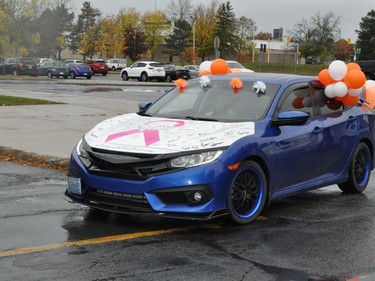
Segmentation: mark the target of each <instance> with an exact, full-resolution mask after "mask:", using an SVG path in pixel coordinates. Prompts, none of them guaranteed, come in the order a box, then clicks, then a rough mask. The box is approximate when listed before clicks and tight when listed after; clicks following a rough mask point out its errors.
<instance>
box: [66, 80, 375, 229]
mask: <svg viewBox="0 0 375 281" xmlns="http://www.w3.org/2000/svg"><path fill="white" fill-rule="evenodd" d="M238 80H240V81H238ZM239 82H241V83H239ZM236 84H237V85H239V87H235V85H236ZM297 98H298V103H297V102H296V99H297ZM301 99H302V100H301ZM305 99H306V100H305ZM304 101H305V102H304ZM362 103H363V104H362ZM333 105H334V106H333ZM139 107H140V111H139V112H138V113H131V114H125V115H120V116H116V117H113V118H111V119H108V120H105V121H103V122H102V123H99V124H98V125H96V126H95V127H94V128H93V129H92V130H90V131H89V132H88V133H86V134H85V135H84V136H83V138H82V139H81V140H80V141H79V143H78V144H77V146H76V147H75V148H74V149H73V151H72V154H71V158H70V163H69V172H68V173H69V177H68V188H67V190H66V195H67V196H68V197H69V198H70V199H71V200H72V201H73V202H78V203H81V204H83V205H87V206H90V207H92V208H97V209H101V210H107V211H113V212H120V213H128V214H131V213H134V212H136V213H144V214H158V215H160V216H166V217H172V218H183V219H196V220H207V219H212V218H216V217H220V216H229V217H230V218H231V219H232V220H233V221H234V222H236V223H239V224H245V223H250V222H252V221H254V220H255V219H256V218H257V217H258V216H259V215H260V214H261V212H262V210H263V209H264V207H265V206H266V205H268V203H269V202H272V201H273V200H276V199H278V198H283V197H287V196H292V195H295V194H296V193H300V192H305V191H309V190H312V189H316V188H319V187H323V186H327V185H333V184H337V185H338V187H339V188H340V189H341V190H342V191H343V192H346V193H360V192H363V191H364V190H365V189H366V187H367V184H368V182H369V179H370V174H371V170H373V168H374V148H375V140H374V136H375V131H374V130H375V129H374V128H375V120H374V113H373V111H372V110H370V109H369V108H367V107H366V103H365V102H362V101H361V100H360V101H359V103H358V104H357V105H354V106H350V107H348V106H344V105H343V104H342V102H341V101H339V100H335V99H331V98H328V97H327V96H326V95H325V93H324V87H323V86H322V85H321V84H320V83H319V82H318V81H317V80H316V77H308V76H297V75H286V74H269V73H267V74H262V73H246V74H244V73H230V74H227V75H212V76H203V77H201V78H199V79H192V80H188V81H187V86H186V87H185V86H184V88H180V87H176V88H174V89H172V90H171V91H169V92H168V93H166V94H165V95H164V96H162V97H161V98H160V99H158V100H156V101H155V102H153V103H151V102H148V103H142V104H140V105H139ZM330 199H332V198H328V197H327V200H330ZM354 199H355V198H354ZM357 199H358V197H357ZM359 203H360V202H359Z"/></svg>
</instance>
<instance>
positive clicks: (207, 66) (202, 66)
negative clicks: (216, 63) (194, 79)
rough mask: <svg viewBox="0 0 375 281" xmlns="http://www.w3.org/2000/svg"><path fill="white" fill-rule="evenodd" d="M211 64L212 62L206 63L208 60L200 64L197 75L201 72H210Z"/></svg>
mask: <svg viewBox="0 0 375 281" xmlns="http://www.w3.org/2000/svg"><path fill="white" fill-rule="evenodd" d="M211 63H212V62H211V61H208V60H206V61H204V62H202V63H201V64H200V65H199V73H201V72H202V71H206V70H208V71H210V69H211Z"/></svg>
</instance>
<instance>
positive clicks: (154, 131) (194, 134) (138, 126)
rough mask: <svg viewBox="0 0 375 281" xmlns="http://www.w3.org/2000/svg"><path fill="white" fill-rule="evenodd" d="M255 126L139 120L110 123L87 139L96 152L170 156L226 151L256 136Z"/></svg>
mask: <svg viewBox="0 0 375 281" xmlns="http://www.w3.org/2000/svg"><path fill="white" fill-rule="evenodd" d="M254 127H255V126H254V123H253V122H241V123H222V122H207V121H194V120H181V119H166V118H155V117H145V116H139V115H138V114H135V113H131V114H126V115H121V116H117V117H114V118H111V119H107V120H105V121H103V122H101V123H99V124H98V125H97V126H95V127H94V128H93V129H92V130H90V131H89V132H88V133H87V134H86V135H85V140H86V142H87V143H88V145H90V146H91V147H93V148H98V149H104V150H111V151H118V152H131V153H149V154H167V153H175V152H185V151H194V150H202V149H211V148H215V147H225V146H229V145H231V144H232V143H233V142H235V141H236V140H238V139H240V138H242V137H244V136H248V135H252V134H254Z"/></svg>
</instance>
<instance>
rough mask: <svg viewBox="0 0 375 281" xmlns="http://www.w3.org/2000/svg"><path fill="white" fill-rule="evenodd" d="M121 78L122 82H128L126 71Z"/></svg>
mask: <svg viewBox="0 0 375 281" xmlns="http://www.w3.org/2000/svg"><path fill="white" fill-rule="evenodd" d="M121 78H122V80H123V81H128V80H129V76H128V73H127V72H126V71H124V72H123V73H121Z"/></svg>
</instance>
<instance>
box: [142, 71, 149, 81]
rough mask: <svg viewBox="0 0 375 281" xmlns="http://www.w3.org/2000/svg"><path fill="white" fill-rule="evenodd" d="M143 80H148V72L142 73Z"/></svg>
mask: <svg viewBox="0 0 375 281" xmlns="http://www.w3.org/2000/svg"><path fill="white" fill-rule="evenodd" d="M141 81H142V82H147V81H148V75H147V73H146V72H142V74H141Z"/></svg>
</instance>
